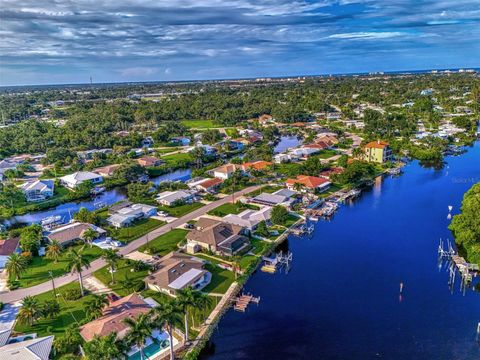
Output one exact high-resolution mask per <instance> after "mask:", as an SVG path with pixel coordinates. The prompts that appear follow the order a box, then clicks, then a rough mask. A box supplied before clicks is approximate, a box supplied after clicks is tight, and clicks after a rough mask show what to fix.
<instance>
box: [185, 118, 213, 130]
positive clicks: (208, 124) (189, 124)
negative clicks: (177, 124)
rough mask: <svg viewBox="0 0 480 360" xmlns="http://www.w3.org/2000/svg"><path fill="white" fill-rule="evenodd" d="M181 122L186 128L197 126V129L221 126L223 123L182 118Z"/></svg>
mask: <svg viewBox="0 0 480 360" xmlns="http://www.w3.org/2000/svg"><path fill="white" fill-rule="evenodd" d="M181 124H182V125H183V126H185V127H186V128H195V129H209V128H215V127H221V125H216V124H214V123H213V120H182V121H181Z"/></svg>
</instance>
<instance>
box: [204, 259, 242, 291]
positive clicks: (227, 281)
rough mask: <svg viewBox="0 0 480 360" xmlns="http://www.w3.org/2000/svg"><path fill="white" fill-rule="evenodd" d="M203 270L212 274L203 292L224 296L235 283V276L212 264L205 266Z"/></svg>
mask: <svg viewBox="0 0 480 360" xmlns="http://www.w3.org/2000/svg"><path fill="white" fill-rule="evenodd" d="M205 269H206V270H208V271H210V272H211V273H212V281H211V282H210V284H208V285H207V286H206V287H204V288H203V290H202V291H204V292H207V293H209V292H213V293H219V294H224V293H225V292H226V291H227V290H228V288H229V287H230V285H231V284H232V283H233V282H234V281H235V274H234V273H233V272H231V271H228V270H224V269H222V268H220V267H218V266H216V265H213V264H205Z"/></svg>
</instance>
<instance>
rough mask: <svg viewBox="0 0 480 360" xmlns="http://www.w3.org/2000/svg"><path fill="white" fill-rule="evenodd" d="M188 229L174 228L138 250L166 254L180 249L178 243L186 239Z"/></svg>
mask: <svg viewBox="0 0 480 360" xmlns="http://www.w3.org/2000/svg"><path fill="white" fill-rule="evenodd" d="M187 233H188V230H183V229H173V230H171V231H169V232H168V233H166V234H163V235H161V236H159V237H157V238H155V239H153V240H151V241H149V243H148V245H147V244H145V245H142V246H141V247H140V248H139V249H138V250H139V251H142V252H147V250H148V253H149V254H155V255H161V256H164V255H166V254H168V253H169V252H171V251H174V250H177V249H178V246H177V245H178V244H179V243H181V242H183V241H184V240H185V237H186V235H187Z"/></svg>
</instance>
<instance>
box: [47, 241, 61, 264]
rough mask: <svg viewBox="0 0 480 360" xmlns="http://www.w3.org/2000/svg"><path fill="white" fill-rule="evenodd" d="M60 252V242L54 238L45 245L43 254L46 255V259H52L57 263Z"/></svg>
mask: <svg viewBox="0 0 480 360" xmlns="http://www.w3.org/2000/svg"><path fill="white" fill-rule="evenodd" d="M61 253H62V245H60V242H59V241H58V240H55V239H54V240H52V241H51V243H50V245H48V246H47V251H46V253H45V256H46V257H47V259H50V260H53V261H54V262H55V263H57V262H58V259H59V258H60V254H61Z"/></svg>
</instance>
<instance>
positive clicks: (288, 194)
mask: <svg viewBox="0 0 480 360" xmlns="http://www.w3.org/2000/svg"><path fill="white" fill-rule="evenodd" d="M273 194H274V195H281V196H285V197H287V198H290V197H292V196H293V195H296V194H297V192H296V191H293V190H289V189H280V190H277V191H275V192H274V193H273Z"/></svg>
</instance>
